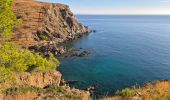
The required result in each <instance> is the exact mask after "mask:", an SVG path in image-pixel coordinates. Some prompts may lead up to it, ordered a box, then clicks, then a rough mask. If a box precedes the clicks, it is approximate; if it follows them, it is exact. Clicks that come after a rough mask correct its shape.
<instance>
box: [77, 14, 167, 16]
mask: <svg viewBox="0 0 170 100" xmlns="http://www.w3.org/2000/svg"><path fill="white" fill-rule="evenodd" d="M74 15H144V16H146V15H148V16H155V15H157V16H158V15H159V16H170V14H76V13H75V14H74Z"/></svg>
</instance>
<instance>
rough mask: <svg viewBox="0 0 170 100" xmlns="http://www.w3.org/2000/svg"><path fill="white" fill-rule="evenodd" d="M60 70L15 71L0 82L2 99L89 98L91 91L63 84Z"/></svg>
mask: <svg viewBox="0 0 170 100" xmlns="http://www.w3.org/2000/svg"><path fill="white" fill-rule="evenodd" d="M60 81H61V74H60V72H58V71H56V70H53V71H50V72H44V73H41V72H39V73H36V72H35V73H29V72H24V73H14V80H11V81H6V82H1V83H0V100H89V95H90V94H89V93H88V92H87V91H81V90H78V89H74V88H70V87H69V86H67V85H66V84H63V85H62V81H61V83H60Z"/></svg>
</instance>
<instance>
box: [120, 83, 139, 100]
mask: <svg viewBox="0 0 170 100" xmlns="http://www.w3.org/2000/svg"><path fill="white" fill-rule="evenodd" d="M136 93H137V88H136V87H135V86H134V87H133V88H125V89H123V90H121V91H119V92H117V94H118V95H120V96H123V97H127V98H129V99H131V98H132V97H133V96H135V95H136Z"/></svg>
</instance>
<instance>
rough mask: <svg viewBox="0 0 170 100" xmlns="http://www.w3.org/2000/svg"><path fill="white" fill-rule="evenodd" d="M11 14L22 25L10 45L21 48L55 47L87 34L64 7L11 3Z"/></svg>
mask: <svg viewBox="0 0 170 100" xmlns="http://www.w3.org/2000/svg"><path fill="white" fill-rule="evenodd" d="M13 10H14V12H15V13H16V15H17V18H21V19H22V20H23V24H22V25H21V26H20V27H19V28H18V29H16V30H15V32H14V33H15V35H14V38H13V41H15V42H17V43H19V44H20V45H21V46H23V47H30V46H34V45H47V44H49V43H50V44H59V43H61V42H64V41H67V40H72V39H76V38H79V37H81V36H82V35H83V34H85V33H89V32H90V30H89V29H88V27H86V26H83V25H82V24H81V23H79V22H78V21H77V19H76V17H75V16H74V15H73V13H72V12H71V11H70V9H69V7H68V6H67V5H63V4H58V3H56V4H54V3H53V4H52V3H43V2H37V1H33V0H15V3H14V8H13Z"/></svg>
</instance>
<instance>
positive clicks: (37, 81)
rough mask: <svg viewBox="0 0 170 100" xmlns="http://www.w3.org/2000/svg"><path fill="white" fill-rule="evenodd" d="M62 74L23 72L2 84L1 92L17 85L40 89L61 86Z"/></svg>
mask: <svg viewBox="0 0 170 100" xmlns="http://www.w3.org/2000/svg"><path fill="white" fill-rule="evenodd" d="M61 76H62V75H61V73H60V72H59V71H56V70H53V71H50V72H43V73H42V72H38V73H37V72H33V73H29V72H23V73H13V80H11V81H6V82H3V83H0V90H4V89H6V88H9V87H11V86H15V85H17V86H18V85H30V86H35V87H39V88H43V87H45V86H48V85H51V84H55V85H56V86H59V84H60V81H61Z"/></svg>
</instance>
